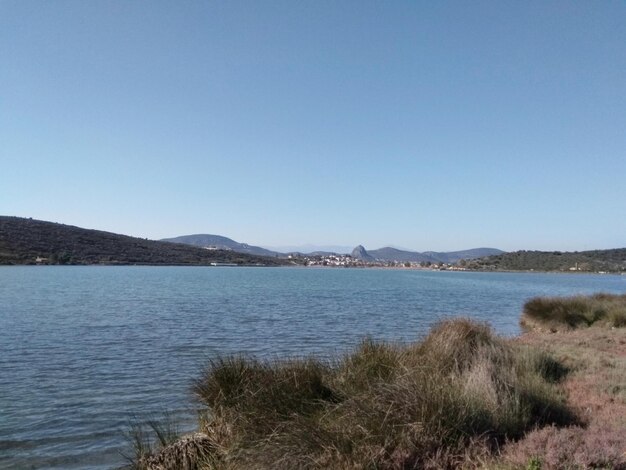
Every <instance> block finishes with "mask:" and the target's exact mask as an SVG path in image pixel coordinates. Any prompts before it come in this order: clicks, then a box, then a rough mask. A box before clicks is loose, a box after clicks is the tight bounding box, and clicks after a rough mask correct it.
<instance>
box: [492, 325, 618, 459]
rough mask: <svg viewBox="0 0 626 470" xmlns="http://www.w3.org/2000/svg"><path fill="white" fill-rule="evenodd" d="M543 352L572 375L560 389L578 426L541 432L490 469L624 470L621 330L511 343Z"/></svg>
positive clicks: (543, 335)
mask: <svg viewBox="0 0 626 470" xmlns="http://www.w3.org/2000/svg"><path fill="white" fill-rule="evenodd" d="M517 341H518V342H519V343H521V344H527V345H529V346H531V347H533V348H537V349H541V350H544V351H548V352H549V353H550V354H552V355H553V356H554V357H555V358H557V359H558V360H559V361H560V362H561V363H563V364H564V365H566V366H567V367H569V368H570V370H571V371H572V372H571V373H570V374H568V376H567V377H566V378H565V380H564V381H563V383H562V384H561V386H562V388H563V390H564V392H565V393H566V395H567V402H568V404H569V406H570V408H571V409H572V410H574V412H575V413H576V414H577V416H579V418H580V420H581V425H578V426H571V427H565V428H558V427H553V426H550V427H546V428H543V429H538V430H535V431H533V432H531V433H529V434H527V435H526V436H525V437H524V438H523V439H521V440H519V441H518V442H515V443H509V444H508V445H507V446H505V447H504V450H503V454H502V457H501V458H500V460H499V461H498V465H496V466H495V467H496V468H501V467H503V466H505V465H506V466H507V467H510V468H526V466H527V464H528V462H530V461H531V460H533V459H534V460H535V462H538V463H539V464H540V468H542V469H544V470H551V469H555V470H556V469H563V468H565V469H568V468H569V469H586V468H607V469H609V468H610V469H626V329H624V328H619V329H618V328H614V329H607V328H601V327H598V326H594V327H591V328H584V329H580V330H575V331H569V332H560V333H555V334H550V333H545V332H543V333H538V332H532V333H528V334H525V335H523V336H522V337H521V338H519V339H518V340H517Z"/></svg>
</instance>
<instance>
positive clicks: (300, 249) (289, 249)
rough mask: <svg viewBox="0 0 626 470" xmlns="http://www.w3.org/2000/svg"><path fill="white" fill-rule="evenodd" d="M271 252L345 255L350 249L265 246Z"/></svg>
mask: <svg viewBox="0 0 626 470" xmlns="http://www.w3.org/2000/svg"><path fill="white" fill-rule="evenodd" d="M264 248H267V249H268V250H271V251H277V252H279V253H302V254H306V255H322V254H347V253H350V252H351V251H352V247H350V246H345V245H312V244H306V245H284V246H265V247H264Z"/></svg>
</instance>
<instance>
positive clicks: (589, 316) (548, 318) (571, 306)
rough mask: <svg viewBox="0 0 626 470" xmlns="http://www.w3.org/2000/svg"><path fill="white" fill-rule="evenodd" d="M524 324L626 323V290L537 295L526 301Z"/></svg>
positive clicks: (553, 327) (563, 326)
mask: <svg viewBox="0 0 626 470" xmlns="http://www.w3.org/2000/svg"><path fill="white" fill-rule="evenodd" d="M520 324H521V325H522V327H523V328H525V329H545V330H549V331H552V332H555V331H559V330H564V329H565V330H572V329H575V328H581V327H589V326H591V325H604V326H609V327H623V326H626V294H625V295H612V294H604V293H599V294H595V295H592V296H582V295H579V296H574V297H536V298H534V299H531V300H529V301H528V302H526V304H525V305H524V311H523V313H522V318H521V321H520Z"/></svg>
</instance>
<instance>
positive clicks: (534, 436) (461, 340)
mask: <svg viewBox="0 0 626 470" xmlns="http://www.w3.org/2000/svg"><path fill="white" fill-rule="evenodd" d="M624 304H626V296H611V295H608V294H598V295H595V296H592V297H590V298H582V297H574V298H565V299H545V298H540V299H533V300H532V301H530V302H528V303H527V304H526V306H525V311H524V316H523V318H524V321H525V322H526V326H527V327H529V328H532V331H529V332H527V333H526V334H524V335H522V336H521V337H519V338H515V339H512V340H505V339H502V338H499V337H498V336H496V335H494V334H493V332H492V330H491V329H490V327H489V326H488V325H486V324H482V323H476V322H473V321H470V320H466V319H457V320H451V321H445V322H442V323H440V324H438V325H437V326H435V327H434V328H433V329H432V330H431V332H430V334H429V335H428V336H427V337H426V338H424V340H422V341H420V342H416V343H414V344H411V345H406V346H400V345H394V344H387V343H378V342H374V341H372V340H365V341H363V342H362V343H361V344H360V345H359V346H358V347H357V348H356V349H355V350H354V351H353V352H352V353H351V354H348V355H346V356H345V357H342V358H339V359H337V360H336V361H335V362H333V363H324V362H321V361H319V360H316V359H298V360H295V359H294V360H287V361H277V362H264V361H258V360H255V359H252V358H246V357H229V358H222V359H218V360H215V361H213V362H211V363H210V364H209V366H208V367H207V369H206V371H205V372H204V374H203V375H202V377H200V378H199V379H198V380H197V382H196V383H195V386H194V388H193V390H194V393H195V395H196V397H197V398H198V400H199V402H200V403H201V404H202V406H203V407H204V410H205V411H204V413H203V414H202V418H201V424H200V431H201V432H203V433H205V434H206V436H208V437H207V439H208V441H209V444H210V445H209V446H208V448H210V453H209V454H210V455H208V456H207V457H206V458H205V459H204V460H203V461H202V462H197V466H194V468H199V469H226V470H231V469H232V470H235V469H293V468H298V469H300V468H301V469H331V470H333V469H403V470H404V469H452V468H485V469H487V468H488V469H510V470H517V469H520V470H521V469H526V470H531V469H532V470H539V469H542V470H556V469H587V468H606V469H609V468H611V469H622V470H626V328H616V326H620V325H624V323H623V321H624V320H623V319H624V318H626V312H625V311H624V310H625V309H624ZM144 447H145V446H144ZM139 448H140V449H139V450H140V451H141V452H142V453H143V455H145V454H146V451H145V449H143V448H142V447H141V444H140V446H139ZM150 451H152V449H148V452H150Z"/></svg>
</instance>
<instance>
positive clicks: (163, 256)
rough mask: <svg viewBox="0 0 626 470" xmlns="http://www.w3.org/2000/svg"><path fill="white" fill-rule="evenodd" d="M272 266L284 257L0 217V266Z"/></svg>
mask: <svg viewBox="0 0 626 470" xmlns="http://www.w3.org/2000/svg"><path fill="white" fill-rule="evenodd" d="M211 263H228V264H237V265H264V266H273V265H280V264H286V263H287V261H285V260H280V259H277V258H270V257H265V256H256V255H249V254H245V253H237V252H234V251H227V250H205V249H202V248H198V247H194V246H190V245H182V244H177V243H168V242H162V241H154V240H146V239H143V238H135V237H129V236H126V235H118V234H115V233H110V232H102V231H99V230H88V229H84V228H79V227H73V226H71V225H63V224H57V223H53V222H45V221H41V220H32V219H25V218H21V217H6V216H0V264H148V265H200V266H201V265H210V264H211Z"/></svg>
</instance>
